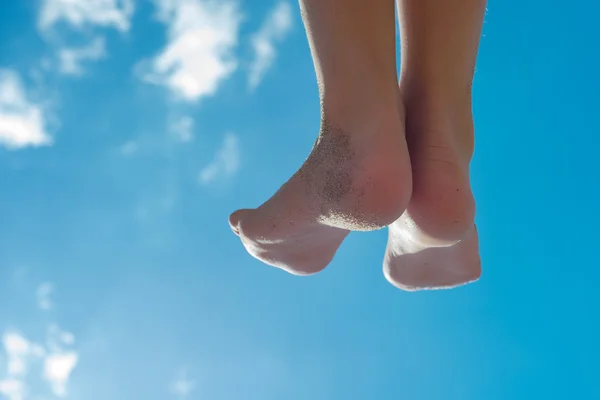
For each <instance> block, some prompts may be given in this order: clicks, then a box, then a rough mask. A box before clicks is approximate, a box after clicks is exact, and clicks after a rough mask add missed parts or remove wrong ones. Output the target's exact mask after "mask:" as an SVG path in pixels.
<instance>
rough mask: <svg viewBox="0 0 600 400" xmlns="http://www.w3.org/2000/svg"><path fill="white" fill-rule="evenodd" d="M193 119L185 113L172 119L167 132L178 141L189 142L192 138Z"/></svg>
mask: <svg viewBox="0 0 600 400" xmlns="http://www.w3.org/2000/svg"><path fill="white" fill-rule="evenodd" d="M193 129H194V120H193V119H192V117H189V116H187V115H185V116H183V117H179V118H175V119H172V120H171V122H170V124H169V133H170V134H171V135H173V136H174V137H175V138H177V140H179V141H180V142H189V141H191V140H192V139H193V138H194V133H193V132H192V130H193Z"/></svg>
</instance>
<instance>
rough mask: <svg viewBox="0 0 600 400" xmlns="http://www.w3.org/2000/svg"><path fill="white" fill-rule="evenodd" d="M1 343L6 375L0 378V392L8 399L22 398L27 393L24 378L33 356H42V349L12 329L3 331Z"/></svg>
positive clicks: (16, 399)
mask: <svg viewBox="0 0 600 400" xmlns="http://www.w3.org/2000/svg"><path fill="white" fill-rule="evenodd" d="M2 344H3V346H4V352H5V353H6V358H7V360H6V363H7V366H6V376H5V377H4V378H3V379H0V393H1V394H3V395H4V396H6V397H7V398H8V399H9V400H24V399H25V396H26V395H27V385H26V383H25V379H26V377H27V374H28V372H29V371H28V369H29V364H30V362H31V361H32V359H33V358H40V357H43V356H44V349H43V348H42V347H41V346H39V345H37V344H34V343H31V342H29V340H27V339H26V338H25V337H24V336H22V335H21V334H20V333H18V332H16V331H14V330H8V331H6V332H4V335H3V336H2Z"/></svg>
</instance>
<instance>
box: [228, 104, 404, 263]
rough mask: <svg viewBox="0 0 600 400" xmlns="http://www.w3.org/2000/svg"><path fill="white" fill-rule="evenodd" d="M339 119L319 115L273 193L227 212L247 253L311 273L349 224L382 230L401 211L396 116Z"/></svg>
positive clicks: (401, 138) (333, 249)
mask: <svg viewBox="0 0 600 400" xmlns="http://www.w3.org/2000/svg"><path fill="white" fill-rule="evenodd" d="M382 114H383V113H382ZM341 120H344V119H340V118H337V119H335V118H331V117H330V118H328V116H326V117H325V118H323V122H322V124H321V132H320V134H319V137H318V139H317V142H316V143H315V145H314V147H313V149H312V152H311V154H310V155H309V156H308V158H307V160H306V161H305V162H304V164H303V165H302V166H301V167H300V169H299V170H298V171H297V172H296V173H295V174H294V175H293V176H292V177H291V178H290V179H289V180H288V181H287V182H286V183H285V184H284V185H283V186H282V187H281V188H280V189H279V190H278V191H277V192H276V193H275V194H274V195H273V197H271V198H270V199H269V200H268V201H266V202H265V203H264V204H262V205H261V206H260V207H258V208H256V209H243V210H238V211H236V212H234V213H233V214H231V216H230V217H229V223H230V225H231V228H232V230H233V231H234V232H235V233H236V234H237V235H238V236H240V239H241V241H242V243H243V245H244V246H245V248H246V250H247V251H248V252H249V253H250V254H251V255H252V256H253V257H255V258H257V259H259V260H261V261H263V262H265V263H266V264H269V265H272V266H275V267H278V268H281V269H283V270H286V271H288V272H290V273H292V274H296V275H310V274H313V273H316V272H319V271H320V270H322V269H323V268H325V267H326V266H327V264H329V262H330V261H331V260H332V258H333V256H334V255H335V252H336V251H337V249H338V247H339V245H340V244H341V243H342V241H343V240H344V238H345V237H346V235H347V234H348V233H349V231H350V230H359V231H367V230H374V229H379V228H382V227H384V226H387V225H388V224H390V223H392V222H393V221H395V220H396V219H397V218H398V217H399V216H400V215H401V214H402V212H403V211H404V209H405V207H406V205H407V204H408V201H409V199H410V195H411V185H412V182H411V170H410V160H409V156H408V151H407V147H406V142H405V138H404V136H403V135H398V132H399V131H400V132H403V130H404V129H403V126H404V121H403V120H402V118H401V115H399V114H398V112H397V110H393V111H391V112H389V113H387V114H383V115H377V116H372V117H370V118H368V119H366V120H367V121H368V122H367V123H360V124H356V123H352V124H350V123H346V124H344V123H343V122H340V121H341Z"/></svg>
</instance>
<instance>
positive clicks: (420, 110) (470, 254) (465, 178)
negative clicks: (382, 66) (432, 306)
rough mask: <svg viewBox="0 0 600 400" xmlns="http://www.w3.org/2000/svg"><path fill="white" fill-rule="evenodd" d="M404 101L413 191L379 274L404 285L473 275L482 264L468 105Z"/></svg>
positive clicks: (434, 285) (457, 281)
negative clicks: (470, 175)
mask: <svg viewBox="0 0 600 400" xmlns="http://www.w3.org/2000/svg"><path fill="white" fill-rule="evenodd" d="M404 101H405V104H406V106H405V107H406V115H407V119H406V138H407V142H408V146H409V150H410V154H411V161H412V169H413V192H412V198H411V200H410V203H409V205H408V207H407V209H406V211H405V213H404V214H403V215H402V216H401V217H400V218H399V219H398V220H397V221H395V222H394V223H393V224H392V225H390V229H389V236H388V245H387V249H386V255H385V259H384V274H385V276H386V278H387V279H388V280H389V281H390V282H391V283H392V284H393V285H395V286H397V287H399V288H402V289H405V290H419V289H441V288H450V287H454V286H458V285H462V284H465V283H468V282H471V281H474V280H477V279H478V278H479V276H480V274H481V266H480V259H479V249H478V247H479V245H478V237H477V229H476V228H475V225H474V218H475V202H474V199H473V194H472V192H471V186H470V181H469V163H470V160H471V157H472V153H473V121H472V116H471V106H470V104H465V105H464V106H463V107H462V109H461V108H460V107H457V106H456V103H455V102H454V103H451V105H450V106H443V105H441V104H426V103H425V102H424V101H422V100H421V99H418V100H415V99H406V97H405V99H404Z"/></svg>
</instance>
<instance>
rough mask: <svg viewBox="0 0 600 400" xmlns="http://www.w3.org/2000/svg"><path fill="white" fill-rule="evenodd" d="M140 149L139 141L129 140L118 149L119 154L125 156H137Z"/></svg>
mask: <svg viewBox="0 0 600 400" xmlns="http://www.w3.org/2000/svg"><path fill="white" fill-rule="evenodd" d="M139 148H140V145H139V143H138V141H137V140H128V141H127V142H125V143H123V144H122V145H120V146H119V147H118V148H117V151H118V152H119V154H121V155H123V156H130V155H132V154H135V153H136V152H137V151H138V150H139Z"/></svg>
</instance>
